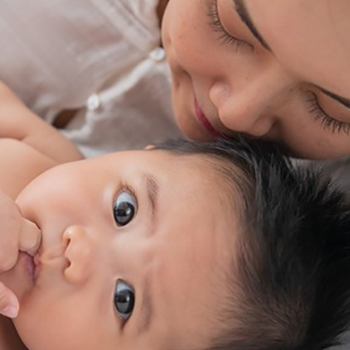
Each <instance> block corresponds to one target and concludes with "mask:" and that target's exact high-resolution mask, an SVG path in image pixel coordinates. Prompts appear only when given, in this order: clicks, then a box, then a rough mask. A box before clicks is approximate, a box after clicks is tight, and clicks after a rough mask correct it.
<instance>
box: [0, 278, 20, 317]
mask: <svg viewBox="0 0 350 350" xmlns="http://www.w3.org/2000/svg"><path fill="white" fill-rule="evenodd" d="M18 310H19V303H18V299H17V297H16V295H15V294H14V293H13V292H11V291H10V290H9V289H8V288H7V287H6V286H5V285H4V284H3V283H1V282H0V314H2V315H4V316H6V317H9V318H15V317H17V315H18Z"/></svg>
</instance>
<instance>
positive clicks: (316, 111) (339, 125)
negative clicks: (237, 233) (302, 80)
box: [306, 91, 350, 134]
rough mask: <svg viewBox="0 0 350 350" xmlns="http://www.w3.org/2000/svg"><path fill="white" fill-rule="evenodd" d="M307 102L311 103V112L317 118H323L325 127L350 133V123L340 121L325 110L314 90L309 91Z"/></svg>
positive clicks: (333, 130)
mask: <svg viewBox="0 0 350 350" xmlns="http://www.w3.org/2000/svg"><path fill="white" fill-rule="evenodd" d="M306 102H307V103H308V105H309V113H311V114H313V115H314V116H315V118H316V120H321V124H322V126H323V128H324V129H328V130H330V131H331V132H333V133H334V132H337V133H340V132H344V133H345V134H349V133H350V124H349V123H346V122H342V121H339V120H337V119H335V118H333V117H331V116H330V115H329V114H328V113H327V112H325V110H324V109H323V108H322V107H321V105H320V103H319V101H318V98H317V95H316V94H315V93H314V92H312V91H310V92H309V93H308V95H307V99H306Z"/></svg>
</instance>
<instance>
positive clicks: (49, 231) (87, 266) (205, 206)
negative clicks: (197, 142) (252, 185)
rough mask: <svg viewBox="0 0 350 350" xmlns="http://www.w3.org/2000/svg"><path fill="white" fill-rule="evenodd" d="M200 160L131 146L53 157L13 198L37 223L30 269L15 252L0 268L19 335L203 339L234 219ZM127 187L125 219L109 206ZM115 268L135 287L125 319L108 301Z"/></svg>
mask: <svg viewBox="0 0 350 350" xmlns="http://www.w3.org/2000/svg"><path fill="white" fill-rule="evenodd" d="M208 169H209V168H208V165H207V163H206V162H205V161H203V159H202V158H200V157H199V156H191V157H178V156H174V155H172V154H170V153H168V152H165V151H156V150H148V151H130V152H120V153H116V154H110V155H107V156H104V157H101V158H93V159H88V160H82V161H78V162H71V163H67V164H63V165H59V166H56V167H54V168H52V169H50V170H48V171H46V172H44V173H43V174H42V175H40V176H38V177H37V178H36V179H35V180H34V181H32V182H31V183H30V184H29V185H28V186H27V187H26V188H25V189H24V190H23V191H22V192H21V193H20V195H19V196H18V198H17V204H18V206H19V208H20V209H21V212H22V214H23V216H24V217H25V218H26V219H28V220H30V221H32V222H34V223H35V224H36V225H37V226H38V227H39V228H40V230H41V231H42V245H41V247H40V249H39V252H38V255H37V256H36V258H35V259H34V260H35V262H36V264H37V266H38V268H37V271H36V273H35V275H36V277H35V278H34V277H33V271H32V270H31V266H32V261H31V259H30V258H29V257H28V255H26V254H22V253H20V254H19V259H18V261H17V264H16V265H15V267H14V268H13V269H12V270H11V271H9V272H6V273H3V274H1V275H0V280H1V281H2V282H4V283H6V285H8V286H9V287H10V288H11V289H12V290H13V291H14V292H15V293H16V295H17V296H18V298H19V302H20V305H21V308H20V312H19V315H18V317H17V318H16V319H15V321H14V322H15V326H16V328H17V331H18V332H19V335H20V337H21V338H22V340H23V341H24V343H25V344H26V345H27V347H28V348H30V349H31V350H47V349H51V350H55V349H60V350H62V349H63V350H70V349H71V350H73V349H74V350H76V349H84V350H89V349H91V350H93V349H94V350H95V349H98V348H100V349H104V350H108V349H120V350H122V349H164V348H167V346H168V345H169V344H172V343H173V342H174V341H176V344H177V348H178V349H191V348H192V347H193V346H196V347H197V346H206V345H207V340H208V335H209V334H212V333H213V330H212V326H211V325H212V322H215V319H216V317H217V315H218V313H220V309H219V308H218V304H217V302H216V300H220V299H222V298H223V297H224V295H223V294H222V293H224V291H223V289H222V274H221V272H222V271H223V270H224V268H225V267H227V266H228V263H229V261H230V260H231V259H232V253H231V251H232V249H231V247H232V245H233V244H234V241H235V233H236V232H238V229H237V227H238V226H239V225H238V224H237V221H238V219H237V217H236V215H232V209H233V207H232V204H230V205H229V204H228V202H227V199H226V196H225V194H224V193H225V190H222V184H221V185H220V188H221V189H219V188H218V187H217V186H213V183H214V182H213V178H214V176H215V175H217V174H214V173H212V172H211V171H210V170H209V171H208ZM145 174H147V175H145ZM203 174H206V175H205V176H204V177H203ZM154 182H155V183H157V186H156V187H157V190H155V186H154ZM152 185H153V186H152ZM149 191H150V192H149ZM152 193H153V194H154V193H157V196H156V197H157V199H155V198H153V197H154V196H152ZM125 195H126V196H127V198H132V200H133V201H134V202H135V203H137V205H136V214H135V216H134V217H133V218H132V220H131V221H130V222H129V223H128V224H127V225H126V226H122V227H121V226H117V224H116V221H115V218H114V216H113V208H114V205H115V203H117V202H118V198H119V197H120V196H125ZM152 203H153V204H152ZM204 213H205V215H203V214H204ZM237 216H238V215H237ZM218 217H220V220H218V219H217V218H218ZM146 277H147V278H146ZM120 280H123V281H125V282H126V283H128V285H130V286H132V288H133V289H134V291H135V298H136V299H135V307H134V310H133V312H132V314H131V315H130V317H129V318H128V319H127V320H125V321H123V320H122V318H121V317H120V314H118V312H117V310H116V308H115V306H114V303H113V296H114V292H115V288H116V283H117V281H120ZM145 292H148V294H149V299H150V300H151V302H152V304H153V312H152V321H150V320H149V319H148V318H147V316H148V315H149V313H148V312H147V309H146V308H145V306H144V304H143V302H144V301H146V300H147V297H146V296H145V294H144V293H145ZM213 295H214V296H215V297H213ZM184 320H186V322H184ZM165 321H166V322H165ZM142 324H144V325H145V326H146V329H144V330H143V331H142ZM87 330H88V331H87Z"/></svg>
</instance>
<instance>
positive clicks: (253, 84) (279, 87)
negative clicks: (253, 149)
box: [209, 69, 292, 137]
mask: <svg viewBox="0 0 350 350" xmlns="http://www.w3.org/2000/svg"><path fill="white" fill-rule="evenodd" d="M291 84H292V79H291V78H290V77H289V76H287V75H286V74H285V73H283V72H281V71H279V70H276V69H272V70H266V71H264V72H262V73H260V74H256V75H255V76H250V77H249V78H247V79H243V78H242V79H236V80H235V79H233V80H232V81H229V80H228V81H223V80H218V81H216V82H215V83H214V84H213V85H212V87H211V89H210V91H209V97H210V99H211V102H212V103H213V104H214V106H215V107H216V109H217V112H218V114H219V119H220V121H221V123H222V124H223V125H224V126H225V127H226V128H227V129H230V130H232V131H236V132H241V133H246V134H250V135H252V136H255V137H262V136H264V135H267V134H268V133H269V132H270V130H271V129H272V128H273V126H274V125H275V124H276V123H278V122H281V120H279V119H280V118H281V116H280V115H279V113H278V112H277V108H278V106H279V105H281V101H283V100H284V99H285V98H286V94H287V91H290V89H291Z"/></svg>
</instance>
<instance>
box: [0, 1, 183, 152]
mask: <svg viewBox="0 0 350 350" xmlns="http://www.w3.org/2000/svg"><path fill="white" fill-rule="evenodd" d="M157 4H158V0H49V1H48V0H31V1H28V0H1V1H0V50H1V54H0V79H2V80H3V81H4V82H5V83H7V84H8V85H9V86H10V87H11V88H12V89H13V90H14V91H15V92H16V93H17V94H18V95H19V96H20V98H21V99H22V100H23V101H24V102H25V103H26V104H27V105H28V106H29V107H30V108H31V109H32V110H33V111H34V112H36V113H37V114H38V115H40V116H41V117H42V118H44V119H45V120H47V121H48V122H49V123H52V122H53V120H54V118H55V117H56V116H57V114H59V113H60V112H61V111H63V110H67V109H78V112H77V114H76V116H75V117H74V119H73V120H72V121H71V122H70V123H69V124H68V126H67V127H66V129H64V130H62V133H63V134H64V135H66V136H67V137H68V138H69V139H70V140H72V141H73V142H74V143H76V144H77V145H78V147H79V148H80V150H81V151H82V152H83V154H84V155H85V156H96V155H100V154H103V153H106V152H110V151H114V150H120V149H130V148H140V147H144V146H145V145H147V144H149V143H153V142H157V141H160V140H163V139H165V138H168V137H178V136H180V133H179V131H178V129H177V127H176V124H175V121H174V118H173V115H172V107H171V92H170V73H169V69H168V66H167V63H166V61H165V53H164V50H163V49H162V48H161V47H160V46H159V44H160V30H159V25H158V18H157V15H156V6H157Z"/></svg>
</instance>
